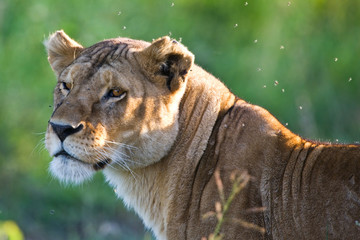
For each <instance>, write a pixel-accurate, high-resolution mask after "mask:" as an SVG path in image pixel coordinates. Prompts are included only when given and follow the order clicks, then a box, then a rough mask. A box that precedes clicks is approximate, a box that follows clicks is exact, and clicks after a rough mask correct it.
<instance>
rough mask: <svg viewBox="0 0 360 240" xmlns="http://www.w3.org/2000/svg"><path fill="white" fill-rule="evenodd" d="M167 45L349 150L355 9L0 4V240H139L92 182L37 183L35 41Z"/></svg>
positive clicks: (168, 0)
mask: <svg viewBox="0 0 360 240" xmlns="http://www.w3.org/2000/svg"><path fill="white" fill-rule="evenodd" d="M59 29H64V30H65V32H66V33H67V34H69V35H70V36H71V37H72V38H74V39H75V40H77V41H79V42H80V43H81V44H83V45H84V46H90V45H92V44H94V43H96V42H98V41H101V40H103V39H106V38H113V37H117V36H124V37H130V38H135V39H143V40H146V41H151V40H152V39H155V38H158V37H160V36H164V35H170V36H171V37H172V38H175V39H177V40H179V41H181V42H182V43H183V44H185V45H186V46H188V48H189V49H190V51H192V52H193V53H194V54H195V56H196V60H195V61H196V63H197V64H199V65H201V66H202V67H203V68H205V69H206V70H207V71H209V72H211V73H212V74H214V75H215V76H217V77H218V78H220V79H221V80H222V81H223V82H225V84H226V85H227V86H229V88H230V89H231V90H232V91H233V92H234V93H235V94H237V95H238V96H239V97H241V98H243V99H245V100H247V101H249V102H250V103H253V104H257V105H260V106H263V107H265V108H266V109H268V110H269V111H270V112H271V113H272V114H274V115H275V116H276V117H277V118H278V119H279V120H280V121H281V122H282V123H283V124H284V125H287V126H288V128H290V129H291V130H292V131H294V132H295V133H297V134H299V135H301V136H303V137H305V138H310V139H314V140H321V141H330V142H340V143H350V142H358V141H360V101H359V97H360V71H359V69H360V68H359V62H360V61H359V60H360V42H359V39H360V1H353V0H341V1H339V0H327V1H325V0H312V1H300V0H296V1H295V0H294V1H293V0H290V1H289V0H273V1H268V0H247V1H243V0H236V1H235V0H226V1H225V0H223V1H219V0H196V1H194V0H165V1H164V0H152V1H147V0H108V1H95V0H76V1H75V0H73V1H70V0H27V1H24V0H0V239H1V240H3V239H6V238H5V237H3V236H4V235H5V232H6V234H7V235H8V236H9V235H11V236H12V237H11V239H23V238H25V239H33V240H42V239H53V240H57V239H59V240H60V239H62V240H63V239H71V240H76V239H151V238H152V236H151V233H149V232H147V231H146V230H145V229H144V227H143V225H142V223H141V221H140V220H139V218H138V217H137V216H136V215H135V214H134V213H133V212H132V211H128V210H126V209H125V208H124V206H123V204H122V201H121V200H120V199H116V197H115V194H114V192H113V190H112V189H111V188H110V187H109V186H108V185H107V184H106V183H105V182H104V179H103V176H102V174H101V173H99V174H97V175H96V177H95V179H94V181H92V182H90V183H86V184H83V185H82V186H78V187H71V186H70V187H69V186H61V184H59V183H58V182H57V181H56V180H54V179H53V178H52V177H51V176H49V174H48V171H47V168H48V164H49V161H50V160H51V159H50V157H49V155H48V153H47V152H46V150H44V143H43V141H44V133H45V130H46V126H47V121H48V119H49V117H50V115H51V112H52V91H53V87H54V86H55V81H56V80H55V76H54V74H53V72H52V71H51V69H50V66H49V65H48V62H47V56H46V53H45V50H44V47H43V45H42V41H43V40H44V39H45V38H46V37H47V36H48V35H49V33H52V32H54V31H56V30H59Z"/></svg>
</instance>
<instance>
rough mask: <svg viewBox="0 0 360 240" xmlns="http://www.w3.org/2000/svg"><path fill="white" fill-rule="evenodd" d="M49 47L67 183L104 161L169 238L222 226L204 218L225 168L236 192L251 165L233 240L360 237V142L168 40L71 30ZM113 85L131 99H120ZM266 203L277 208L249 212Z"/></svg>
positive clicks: (55, 168) (51, 135)
mask: <svg viewBox="0 0 360 240" xmlns="http://www.w3.org/2000/svg"><path fill="white" fill-rule="evenodd" d="M46 47H47V49H48V53H49V61H50V64H51V66H52V68H53V69H54V71H55V73H56V75H57V77H58V84H57V86H56V88H55V91H54V106H55V107H54V113H53V115H52V117H51V119H50V124H49V126H48V129H47V134H46V146H47V149H48V150H49V152H50V155H51V156H53V157H54V160H53V161H52V163H51V166H50V171H51V172H52V174H53V175H54V176H56V177H58V178H59V179H60V180H61V181H65V182H73V183H80V182H82V181H84V180H87V179H89V178H91V176H92V174H93V173H94V172H95V171H96V170H99V169H103V172H104V174H105V176H106V178H107V180H108V181H109V183H110V184H111V185H112V186H114V188H115V190H116V193H117V195H118V196H119V197H121V198H122V199H123V201H124V203H125V204H126V205H127V206H128V207H129V208H133V209H134V210H135V211H136V212H137V213H138V215H139V216H140V217H141V218H142V219H143V221H144V224H145V225H146V226H147V227H148V228H150V229H151V230H152V231H153V232H154V234H155V236H156V237H157V238H158V239H200V238H201V237H203V236H209V234H210V233H212V232H213V231H214V229H215V225H216V223H217V220H216V218H215V217H210V218H203V216H204V214H206V213H208V212H210V211H214V208H215V205H214V204H215V202H216V201H219V199H220V197H219V194H218V190H217V187H216V184H215V177H214V171H215V170H216V169H217V170H219V172H220V176H221V178H222V181H223V185H224V191H225V195H226V196H228V195H229V193H230V191H231V187H232V182H231V181H230V175H231V174H232V173H233V172H234V171H240V172H241V171H247V172H248V173H249V174H250V175H251V176H252V178H251V179H252V180H251V181H250V183H249V184H248V185H247V186H246V187H245V189H243V190H242V191H241V192H240V194H239V195H238V196H237V197H236V198H235V200H234V202H233V203H232V205H231V207H230V210H229V212H228V213H227V215H226V216H225V217H226V219H228V221H226V222H225V223H224V225H223V227H222V229H221V232H222V233H223V234H224V239H262V238H265V239H327V238H328V239H340V238H341V239H355V238H358V237H359V236H360V228H359V226H358V225H356V221H360V147H359V146H358V145H331V144H323V143H316V142H311V141H307V140H304V139H302V138H301V137H299V136H297V135H295V134H293V133H292V132H290V131H289V130H288V129H286V128H285V127H284V126H283V125H281V124H280V123H279V122H278V121H277V120H276V119H275V118H274V117H273V116H272V115H271V114H270V113H268V112H267V111H266V110H264V109H262V108H261V107H258V106H254V105H251V104H248V103H246V102H244V101H243V100H240V99H238V98H236V97H235V96H234V95H233V94H232V93H231V92H230V91H229V90H228V89H227V88H226V87H225V86H224V85H223V84H222V83H221V82H220V81H219V80H217V79H216V78H214V77H213V76H212V75H210V74H209V73H207V72H206V71H204V70H203V69H201V68H200V67H198V66H196V65H194V64H193V61H194V56H193V55H192V54H191V53H190V52H189V51H188V50H187V49H186V48H185V47H184V46H183V45H182V44H180V43H178V42H176V41H172V40H171V39H169V38H168V37H164V38H161V39H158V40H155V41H154V42H153V43H152V44H149V43H146V42H143V41H137V40H131V39H126V38H117V39H110V40H105V41H103V42H100V43H97V44H95V45H94V46H91V47H89V48H83V47H82V46H81V45H79V44H77V43H76V42H75V41H73V40H71V39H70V38H69V37H68V36H66V34H65V33H64V32H63V31H59V32H56V33H55V34H53V35H51V36H50V38H49V40H48V41H47V44H46ZM63 82H65V83H67V84H66V85H64V84H63ZM67 86H71V89H68V87H67ZM113 89H117V90H120V92H121V93H123V94H122V95H121V97H119V98H115V97H111V96H112V95H111V91H112V90H113ZM109 94H110V95H109ZM64 129H66V131H65V130H64ZM63 130H64V131H63ZM69 131H70V132H71V134H68V133H69ZM63 134H66V137H64V136H63ZM61 139H62V142H61ZM65 151H66V154H65V153H64V152H65ZM60 153H61V154H60ZM258 207H265V211H260V212H249V211H247V210H248V209H252V208H258ZM234 218H237V219H239V218H240V219H242V220H244V221H247V222H249V223H252V224H256V225H258V226H260V227H263V228H265V234H264V235H262V234H261V233H260V232H257V231H254V230H253V229H250V228H246V227H243V226H242V225H240V224H238V223H236V222H235V221H231V219H234Z"/></svg>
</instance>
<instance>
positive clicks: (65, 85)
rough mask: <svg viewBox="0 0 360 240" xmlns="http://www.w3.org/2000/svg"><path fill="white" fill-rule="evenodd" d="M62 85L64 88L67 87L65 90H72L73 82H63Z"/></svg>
mask: <svg viewBox="0 0 360 240" xmlns="http://www.w3.org/2000/svg"><path fill="white" fill-rule="evenodd" d="M62 87H63V89H65V90H68V91H69V90H70V89H71V88H72V83H69V82H63V83H62Z"/></svg>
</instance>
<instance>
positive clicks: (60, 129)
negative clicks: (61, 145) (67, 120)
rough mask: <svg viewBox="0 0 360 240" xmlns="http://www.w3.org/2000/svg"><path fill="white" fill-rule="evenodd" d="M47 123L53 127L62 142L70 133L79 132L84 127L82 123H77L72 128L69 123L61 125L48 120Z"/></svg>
mask: <svg viewBox="0 0 360 240" xmlns="http://www.w3.org/2000/svg"><path fill="white" fill-rule="evenodd" d="M49 123H50V125H51V127H52V128H53V130H54V132H55V133H56V135H57V136H58V137H59V139H60V141H61V142H63V141H64V140H65V138H67V137H68V136H70V135H71V134H74V133H77V132H80V131H81V130H82V129H83V128H84V125H82V124H79V125H78V126H77V127H75V128H74V127H73V126H71V125H63V124H57V123H53V122H49Z"/></svg>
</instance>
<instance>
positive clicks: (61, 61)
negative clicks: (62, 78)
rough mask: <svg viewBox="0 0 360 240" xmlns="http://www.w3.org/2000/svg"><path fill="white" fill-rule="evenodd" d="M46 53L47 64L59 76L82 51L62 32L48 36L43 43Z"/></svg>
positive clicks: (81, 48) (78, 45) (80, 47)
mask: <svg viewBox="0 0 360 240" xmlns="http://www.w3.org/2000/svg"><path fill="white" fill-rule="evenodd" d="M44 45H45V48H46V50H47V53H48V60H49V63H50V65H51V67H52V69H53V70H54V72H55V73H56V75H59V74H60V73H61V71H62V70H64V69H65V67H67V66H69V65H70V64H71V63H72V62H73V61H74V60H75V58H76V57H77V56H79V54H80V53H81V52H82V50H83V49H84V48H83V46H81V45H80V44H79V43H77V42H76V41H74V40H72V39H71V38H70V37H69V36H68V35H66V33H65V32H64V31H63V30H60V31H57V32H55V33H53V34H52V35H50V37H49V38H48V39H47V40H45V41H44Z"/></svg>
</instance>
